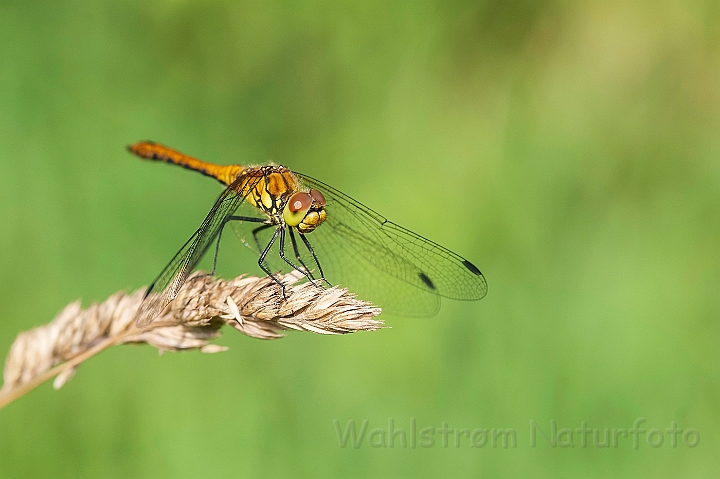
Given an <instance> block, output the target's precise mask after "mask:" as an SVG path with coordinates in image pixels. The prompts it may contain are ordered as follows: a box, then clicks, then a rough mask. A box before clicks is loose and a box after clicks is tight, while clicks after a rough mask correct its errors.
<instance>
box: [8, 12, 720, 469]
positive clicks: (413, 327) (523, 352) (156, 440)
mask: <svg viewBox="0 0 720 479" xmlns="http://www.w3.org/2000/svg"><path fill="white" fill-rule="evenodd" d="M719 85H720V7H718V3H717V2H712V1H701V0H697V1H671V0H669V1H662V2H650V1H644V2H643V1H629V2H628V1H622V2H621V1H611V2H601V1H597V2H593V1H586V2H565V1H551V0H544V1H532V0H527V1H521V0H513V1H500V0H494V1H490V0H487V1H476V2H463V1H449V2H448V1H445V2H441V1H435V2H433V1H414V2H396V1H374V0H370V1H365V2H353V3H344V2H332V1H325V2H324V1H310V2H274V3H272V4H269V3H268V2H263V1H243V2H232V1H227V2H213V3H210V2H193V1H180V0H176V1H170V0H165V1H143V2H140V1H135V2H123V3H120V2H79V1H75V2H73V1H67V2H56V3H50V2H29V1H22V2H20V1H0V166H1V168H0V220H1V221H2V223H1V226H0V302H1V303H2V305H3V309H2V321H0V351H2V353H0V354H4V352H5V351H7V349H8V348H9V346H10V344H11V343H12V341H13V339H14V337H15V335H16V334H17V333H18V332H19V331H21V330H25V329H29V328H31V327H34V326H37V325H39V324H42V323H45V322H47V321H49V320H50V319H52V317H53V316H54V315H55V314H56V313H57V312H58V311H59V310H60V309H61V308H62V307H64V306H65V305H66V304H67V303H69V302H71V301H73V300H75V299H78V298H81V299H82V300H83V301H84V303H85V304H87V303H89V302H91V301H97V300H102V299H105V298H106V297H107V296H108V295H110V294H111V293H113V292H115V291H117V290H120V289H134V288H138V287H140V286H142V285H145V284H147V283H148V282H149V281H151V280H152V279H153V278H154V276H155V275H156V274H157V273H158V272H159V271H160V269H162V267H163V266H164V264H165V263H166V262H167V261H168V260H169V259H170V257H171V256H172V255H173V254H174V253H175V251H176V250H177V249H178V248H179V246H180V245H182V243H183V242H184V241H185V239H186V238H187V237H188V236H189V235H190V233H192V232H193V231H194V230H195V228H196V227H197V225H198V224H199V222H200V221H201V220H202V218H203V217H204V215H205V213H206V212H207V210H208V209H209V208H210V206H211V205H212V202H213V201H214V199H215V197H216V196H217V195H218V194H219V192H220V191H221V187H220V185H218V184H217V183H215V182H213V181H212V180H210V179H208V178H205V177H202V176H200V175H197V174H195V173H190V172H187V171H184V170H182V169H180V168H172V167H169V166H166V165H159V164H151V163H147V162H141V161H140V160H138V159H136V158H134V157H132V156H130V155H129V154H128V153H127V152H126V151H125V149H124V148H125V145H127V144H129V143H132V142H134V141H137V140H141V139H152V140H155V141H159V142H163V143H165V144H168V145H171V146H173V147H176V148H178V149H180V150H182V151H185V152H187V153H190V154H193V155H196V156H198V157H200V158H203V159H206V160H209V161H215V162H218V163H250V164H253V163H255V164H257V163H265V162H268V161H274V162H276V163H282V164H285V165H288V166H290V167H291V168H293V169H296V170H297V171H302V172H304V173H306V174H309V175H311V176H315V177H317V178H319V179H321V180H323V181H325V182H327V183H329V184H332V185H334V186H335V187H337V188H339V189H340V190H342V191H344V192H346V193H348V194H350V195H352V196H354V197H356V198H358V199H360V200H361V201H363V202H364V203H365V204H367V205H368V206H370V207H372V208H374V209H376V210H378V211H379V212H381V213H383V214H384V215H385V216H387V217H388V218H390V219H391V220H394V221H396V222H399V223H400V224H402V225H404V226H406V227H408V228H410V229H412V230H414V231H416V232H418V233H420V234H422V235H424V236H427V237H429V238H431V239H433V240H435V241H437V242H439V243H441V244H443V245H445V246H447V247H449V248H451V249H453V250H455V251H457V252H459V253H461V254H462V255H464V256H466V257H467V258H469V259H470V260H471V261H473V262H474V263H476V264H477V265H478V266H479V267H480V268H481V269H482V271H483V272H484V273H485V276H486V278H487V280H488V284H489V293H488V296H487V297H486V298H485V299H484V300H483V301H480V302H476V303H460V302H452V301H445V302H444V303H443V308H442V309H441V312H440V314H439V315H438V316H437V317H435V318H433V319H429V320H417V319H415V320H413V319H404V318H395V317H392V316H389V315H387V316H385V317H384V319H385V320H386V321H387V322H388V324H389V325H391V326H392V329H387V330H384V331H380V332H376V333H358V334H355V335H350V336H344V337H325V336H319V335H313V334H309V333H291V334H289V336H288V337H287V338H285V339H282V340H278V341H274V342H263V341H259V340H255V339H251V338H248V337H245V336H242V335H241V334H239V333H236V332H234V331H226V332H225V333H226V334H225V335H224V337H223V338H222V339H221V340H220V341H219V343H221V344H224V345H228V346H230V350H229V351H228V352H226V353H222V354H217V355H202V354H199V353H196V352H191V353H185V354H166V355H165V356H163V357H158V355H157V352H156V351H155V350H154V349H152V348H150V347H147V346H142V347H130V346H124V347H118V348H114V349H113V350H109V351H106V352H104V353H103V354H101V355H100V356H98V357H95V358H93V359H92V360H90V361H88V362H87V363H85V364H83V366H82V367H81V368H80V369H79V372H78V375H77V377H76V378H75V379H73V380H72V381H71V382H70V383H69V384H68V385H67V386H66V387H64V388H63V389H61V390H60V391H54V390H53V389H52V387H51V386H50V384H45V385H43V386H42V387H40V388H39V389H37V390H34V391H32V392H31V393H30V394H28V395H27V396H25V397H22V398H21V399H19V400H18V401H16V402H15V403H13V404H11V405H10V406H8V407H7V408H5V409H3V410H1V411H0V431H1V433H0V477H33V478H39V477H48V478H50V477H52V478H55V477H128V476H130V477H162V476H167V477H199V476H200V475H208V476H210V477H241V476H247V477H256V476H262V477H338V476H340V475H342V476H346V477H367V476H374V477H397V476H400V475H413V476H423V477H433V476H435V477H436V476H439V475H444V476H447V477H468V476H478V475H480V474H483V473H484V474H486V475H489V476H491V477H519V476H520V475H529V474H532V475H533V476H535V477H565V476H567V477H637V476H639V475H640V474H642V475H643V476H652V477H677V476H682V477H712V475H713V471H715V473H716V472H717V469H718V463H719V462H720V461H719V460H718V459H717V454H716V451H717V450H718V447H719V446H720V438H719V437H718V427H719V426H720V421H719V419H720V405H719V401H720V387H719V386H718V379H719V376H720V363H719V362H718V359H720V357H719V356H720V354H719V353H718V347H717V339H718V337H719V336H720V323H719V322H718V315H719V314H720V300H719V299H718V298H719V296H718V293H717V288H718V286H719V285H720V274H719V269H718V268H719V266H720V246H719V245H718V240H719V239H720V236H719V233H720V223H719V221H720V213H719V210H718V202H719V201H720V161H719V159H720V135H719V132H720V86H719ZM448 203H451V204H452V205H462V206H461V207H450V206H448ZM227 265H228V263H224V266H223V268H224V269H223V270H221V272H223V273H224V274H225V275H235V274H238V273H240V272H243V271H237V270H236V268H229V267H228V266H227ZM247 265H248V267H247V268H246V269H245V270H244V271H252V272H256V271H257V269H256V268H255V269H253V266H252V265H253V260H252V258H249V257H248V259H247ZM639 417H642V418H645V419H646V423H645V424H644V425H643V426H644V427H645V428H646V429H649V428H658V429H661V430H664V429H666V428H669V427H670V426H671V421H675V422H676V423H677V425H678V427H679V428H683V429H687V428H694V429H696V430H697V431H698V432H699V435H700V442H699V444H698V445H697V446H696V447H692V448H691V447H687V446H686V445H684V444H683V442H682V440H679V445H678V446H677V447H675V448H673V447H672V446H671V445H670V440H669V437H668V435H667V434H666V435H665V442H664V444H663V445H662V446H661V447H659V448H651V447H650V446H649V445H648V444H647V442H646V440H645V439H644V437H641V441H640V446H639V448H638V449H637V450H635V449H634V448H633V447H632V445H631V443H630V439H624V438H622V437H621V438H620V441H619V445H618V447H616V448H609V449H601V448H597V447H594V446H592V445H591V446H590V447H587V448H582V447H581V446H580V443H579V441H578V436H576V437H575V447H574V448H560V447H556V448H553V447H551V446H549V445H548V444H547V442H546V441H545V440H543V439H542V438H539V439H538V443H537V445H536V446H535V447H531V446H530V421H531V420H534V421H536V422H537V424H538V425H539V426H540V427H541V428H543V429H544V430H545V431H546V432H547V431H548V430H549V428H550V423H551V421H556V423H557V425H558V427H559V428H562V427H569V428H578V427H580V425H581V421H585V422H586V423H587V425H588V427H589V428H599V429H601V430H602V429H603V428H630V427H631V426H632V425H633V422H634V421H635V420H636V418H639ZM388 418H392V419H393V420H394V422H395V427H396V428H403V429H405V430H406V431H409V427H410V422H411V418H414V419H415V421H416V423H417V425H418V427H419V428H421V427H427V426H433V427H436V428H439V427H441V426H442V422H443V421H445V422H447V423H448V426H449V427H450V428H458V429H460V428H468V429H471V430H472V429H474V428H512V429H514V430H515V431H516V433H517V447H514V448H513V447H509V448H507V449H504V448H502V447H496V448H493V447H490V446H486V447H484V448H472V447H469V445H468V440H467V439H466V438H464V439H462V440H461V443H460V447H455V446H454V443H453V440H452V438H451V440H450V444H449V447H447V448H444V447H442V445H441V444H438V443H436V445H435V447H432V448H420V447H418V448H416V449H411V448H407V449H403V448H402V447H399V445H398V442H397V440H396V444H395V445H396V447H394V448H384V449H383V448H372V447H370V446H369V445H368V444H367V443H366V442H365V443H363V445H362V446H361V447H360V448H358V449H355V448H353V447H351V446H347V447H345V448H342V447H340V446H339V444H338V438H337V435H336V431H335V426H334V425H333V421H334V420H337V421H339V423H340V425H341V426H342V428H344V427H345V426H346V424H347V423H348V421H355V422H356V424H357V426H358V428H359V427H360V425H361V423H362V421H363V420H368V421H369V428H370V429H373V428H381V429H385V430H386V431H387V428H388Z"/></svg>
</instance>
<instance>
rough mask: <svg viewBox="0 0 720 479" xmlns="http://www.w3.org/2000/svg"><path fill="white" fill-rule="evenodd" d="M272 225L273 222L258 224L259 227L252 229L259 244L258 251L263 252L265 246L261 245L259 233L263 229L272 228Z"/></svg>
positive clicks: (256, 242)
mask: <svg viewBox="0 0 720 479" xmlns="http://www.w3.org/2000/svg"><path fill="white" fill-rule="evenodd" d="M271 226H272V225H271V224H265V225H262V226H258V227H257V228H255V229H254V230H252V235H253V238H254V239H255V244H256V245H257V249H258V252H262V250H263V247H262V246H260V240H259V239H258V237H257V234H258V233H259V232H261V231H262V230H266V229H268V228H270V227H271Z"/></svg>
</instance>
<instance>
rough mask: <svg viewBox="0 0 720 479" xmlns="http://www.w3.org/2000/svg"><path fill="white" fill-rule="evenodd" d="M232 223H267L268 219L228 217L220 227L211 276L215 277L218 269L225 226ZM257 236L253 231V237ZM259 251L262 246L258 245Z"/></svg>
mask: <svg viewBox="0 0 720 479" xmlns="http://www.w3.org/2000/svg"><path fill="white" fill-rule="evenodd" d="M230 221H250V222H253V223H264V222H265V221H267V219H266V218H252V217H249V216H232V215H228V216H226V217H225V219H224V220H223V224H222V226H221V227H220V232H219V233H218V236H217V241H216V242H215V254H214V255H213V265H212V271H210V276H215V268H216V267H217V259H218V253H219V252H220V238H221V237H222V234H223V230H224V229H225V225H226V224H228V223H229V222H230ZM267 226H269V225H267ZM254 234H255V231H253V236H254ZM255 241H257V237H256V238H255ZM258 249H260V245H258Z"/></svg>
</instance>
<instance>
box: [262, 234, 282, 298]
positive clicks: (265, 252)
mask: <svg viewBox="0 0 720 479" xmlns="http://www.w3.org/2000/svg"><path fill="white" fill-rule="evenodd" d="M282 230H283V227H282V226H278V228H277V229H276V230H275V233H274V234H273V235H272V238H270V241H269V242H268V244H267V246H265V249H264V250H263V252H262V253H261V254H260V259H259V260H258V266H260V269H261V270H263V271H265V274H266V275H268V276H270V277H271V278H272V279H273V281H275V282H276V283H277V284H279V285H280V287H281V288H282V292H283V298H285V299H287V297H286V296H285V285H284V284H282V283H281V282H280V280H279V279H277V278H276V277H275V275H274V274H272V272H271V271H270V268H268V267H267V266H266V265H265V258H266V257H267V255H268V253H269V252H270V248H272V245H273V243H275V240H276V239H277V237H278V235H279V234H280V232H281V231H282Z"/></svg>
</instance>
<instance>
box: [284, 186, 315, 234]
mask: <svg viewBox="0 0 720 479" xmlns="http://www.w3.org/2000/svg"><path fill="white" fill-rule="evenodd" d="M312 201H313V199H312V196H310V195H309V194H307V193H302V192H300V193H295V194H294V195H292V196H291V197H290V200H289V201H288V202H287V203H286V204H285V209H283V219H284V220H285V223H287V224H288V225H290V226H297V225H299V224H300V223H301V222H302V220H303V218H305V215H306V214H307V212H308V210H309V209H310V206H311V205H312Z"/></svg>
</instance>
